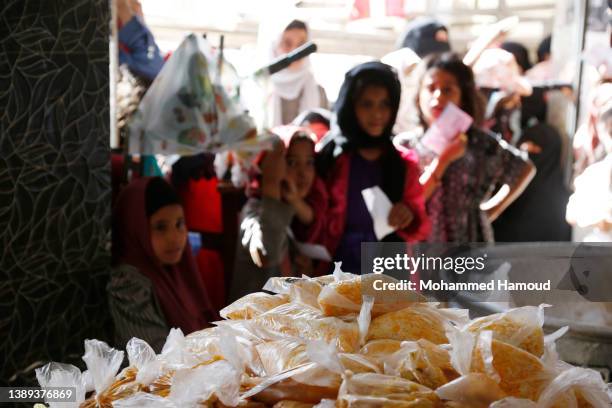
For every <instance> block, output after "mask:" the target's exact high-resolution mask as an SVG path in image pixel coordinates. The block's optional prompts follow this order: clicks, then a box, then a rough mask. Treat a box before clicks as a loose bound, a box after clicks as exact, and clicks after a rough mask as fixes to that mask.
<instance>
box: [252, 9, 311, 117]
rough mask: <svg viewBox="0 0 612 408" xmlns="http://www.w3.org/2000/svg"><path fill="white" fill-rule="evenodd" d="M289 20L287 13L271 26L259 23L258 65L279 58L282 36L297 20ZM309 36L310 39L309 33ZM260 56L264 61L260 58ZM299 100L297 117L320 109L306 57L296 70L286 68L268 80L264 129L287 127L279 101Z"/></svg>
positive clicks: (289, 14) (270, 24)
mask: <svg viewBox="0 0 612 408" xmlns="http://www.w3.org/2000/svg"><path fill="white" fill-rule="evenodd" d="M290 16H291V13H286V14H284V16H283V18H280V19H274V20H275V21H273V22H272V23H263V22H262V23H260V26H259V34H258V41H257V43H258V49H259V52H258V54H259V55H260V65H266V64H269V63H270V62H272V61H273V60H274V59H276V58H278V57H279V56H280V55H278V52H277V49H278V46H279V44H280V41H281V38H282V35H283V32H284V31H285V29H286V28H287V26H288V25H289V23H291V21H293V20H295V19H298V18H296V17H293V16H291V17H290ZM308 35H309V37H310V33H309V34H308ZM308 39H310V38H308ZM262 56H265V57H263V58H262ZM298 97H299V98H300V104H299V112H298V114H299V113H300V112H303V111H305V110H308V109H314V108H318V107H320V105H321V93H320V91H319V86H318V84H317V82H316V81H315V78H314V75H313V74H312V70H311V68H310V58H309V57H306V58H304V59H302V64H301V66H300V67H299V69H297V70H293V69H289V68H286V69H284V70H282V71H280V72H277V73H276V74H274V75H272V76H271V77H270V81H269V88H268V92H267V104H266V107H267V118H266V122H267V123H266V125H267V126H268V127H274V126H278V125H286V123H282V100H283V99H284V100H295V99H297V98H298ZM292 119H293V118H292Z"/></svg>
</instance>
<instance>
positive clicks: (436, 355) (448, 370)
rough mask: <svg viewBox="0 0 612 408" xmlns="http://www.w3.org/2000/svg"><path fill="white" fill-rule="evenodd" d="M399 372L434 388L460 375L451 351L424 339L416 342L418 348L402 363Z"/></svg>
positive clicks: (407, 377) (404, 376)
mask: <svg viewBox="0 0 612 408" xmlns="http://www.w3.org/2000/svg"><path fill="white" fill-rule="evenodd" d="M399 374H400V376H401V377H403V378H406V379H409V380H413V381H416V382H418V383H419V384H423V385H424V386H426V387H429V388H431V389H434V390H435V389H436V388H438V387H441V386H443V385H444V384H446V383H448V382H450V381H452V380H454V379H456V378H458V377H459V373H457V371H455V369H454V368H453V366H452V364H451V361H450V354H449V352H448V351H447V350H445V349H443V348H441V347H440V346H438V345H436V344H433V343H432V342H430V341H427V340H423V339H421V340H419V341H417V342H416V349H415V350H413V351H410V352H409V353H408V355H407V356H406V358H405V359H404V361H402V362H401V363H400V365H399Z"/></svg>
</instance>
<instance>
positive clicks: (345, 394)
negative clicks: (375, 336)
mask: <svg viewBox="0 0 612 408" xmlns="http://www.w3.org/2000/svg"><path fill="white" fill-rule="evenodd" d="M336 406H337V407H339V408H347V407H410V408H433V407H441V406H442V405H441V402H440V400H439V398H438V397H437V395H436V394H435V393H434V392H433V391H432V390H431V389H429V388H427V387H425V386H423V385H420V384H417V383H415V382H412V381H409V380H405V379H403V378H399V377H393V376H388V375H383V374H353V373H351V372H350V371H348V372H347V373H345V375H344V380H343V381H342V385H341V386H340V391H339V392H338V398H337V402H336Z"/></svg>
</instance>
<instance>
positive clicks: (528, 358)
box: [472, 340, 550, 401]
mask: <svg viewBox="0 0 612 408" xmlns="http://www.w3.org/2000/svg"><path fill="white" fill-rule="evenodd" d="M491 353H492V366H493V369H494V370H495V373H496V374H497V375H498V376H499V385H500V387H501V389H502V390H504V392H506V393H507V394H508V396H512V397H517V398H526V399H530V400H532V401H537V400H538V396H539V395H540V393H541V392H542V390H543V388H544V387H545V386H546V384H547V383H548V382H549V381H550V374H549V373H548V372H547V371H546V370H545V369H544V366H543V365H542V363H541V362H540V360H539V359H538V358H537V357H535V356H534V355H533V354H531V353H528V352H526V351H525V350H522V349H520V348H518V347H514V346H512V345H510V344H507V343H504V342H501V341H497V340H492V342H491ZM486 354H487V352H486V351H485V350H483V347H482V346H481V345H480V344H478V345H477V346H476V347H475V349H474V352H473V355H472V371H473V372H478V373H483V374H487V375H489V376H491V373H490V370H489V369H488V368H487V361H486V360H487V358H486V357H485V355H486Z"/></svg>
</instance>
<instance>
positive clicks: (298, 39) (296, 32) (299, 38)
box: [276, 28, 308, 70]
mask: <svg viewBox="0 0 612 408" xmlns="http://www.w3.org/2000/svg"><path fill="white" fill-rule="evenodd" d="M307 40H308V33H307V32H306V31H305V30H302V29H299V28H293V29H291V30H285V31H284V32H283V35H282V36H281V39H280V42H279V44H278V47H277V49H276V53H277V55H283V54H287V53H289V52H291V51H293V50H295V49H296V48H298V47H300V46H301V45H304V44H305V43H306V41H307ZM303 61H304V60H303V59H301V60H298V61H295V62H294V63H293V64H291V65H289V69H292V70H295V69H297V68H299V67H300V66H302V64H303Z"/></svg>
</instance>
